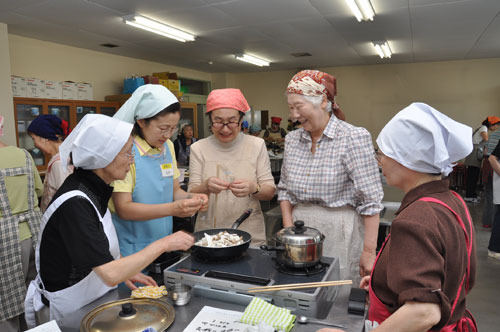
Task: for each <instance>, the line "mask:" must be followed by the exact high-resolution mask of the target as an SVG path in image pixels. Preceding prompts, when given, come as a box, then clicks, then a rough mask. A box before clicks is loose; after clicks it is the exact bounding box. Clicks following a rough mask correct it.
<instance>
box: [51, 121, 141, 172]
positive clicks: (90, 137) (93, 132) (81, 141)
mask: <svg viewBox="0 0 500 332" xmlns="http://www.w3.org/2000/svg"><path fill="white" fill-rule="evenodd" d="M132 128H133V125H132V124H130V123H127V122H123V121H120V120H117V119H113V118H111V117H109V116H107V115H102V114H87V115H85V116H84V117H83V119H82V120H81V121H80V122H79V123H78V125H77V126H76V127H75V129H73V131H72V132H71V134H69V135H68V137H66V139H65V140H64V142H63V143H62V144H61V145H60V146H59V154H60V156H61V163H62V165H63V169H66V167H67V165H68V158H69V154H70V153H71V155H72V161H73V165H74V166H75V167H77V168H78V167H80V168H83V169H99V168H104V167H106V166H108V165H109V164H110V163H111V162H112V161H113V159H115V157H116V156H117V155H118V152H120V150H121V149H122V148H123V146H124V145H125V144H126V143H127V141H128V139H129V138H130V133H131V132H132Z"/></svg>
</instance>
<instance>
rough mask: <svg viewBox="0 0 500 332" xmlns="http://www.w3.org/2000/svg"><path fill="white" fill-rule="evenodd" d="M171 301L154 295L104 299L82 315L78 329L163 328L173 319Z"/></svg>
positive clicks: (85, 331)
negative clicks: (156, 297)
mask: <svg viewBox="0 0 500 332" xmlns="http://www.w3.org/2000/svg"><path fill="white" fill-rule="evenodd" d="M174 318H175V310H174V308H173V307H172V305H171V304H169V303H167V302H166V301H164V300H156V299H146V298H143V299H123V300H119V301H112V302H108V303H104V304H102V305H100V306H98V307H96V308H94V309H93V310H92V311H90V312H89V313H88V314H86V315H85V317H83V319H82V322H81V324H80V332H97V331H99V332H112V331H116V332H118V331H120V332H128V331H130V332H132V331H134V332H137V331H143V330H145V329H147V328H148V327H153V328H154V329H155V330H157V331H164V330H166V329H167V328H168V327H169V326H170V325H171V324H172V322H173V321H174Z"/></svg>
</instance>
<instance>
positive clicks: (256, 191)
mask: <svg viewBox="0 0 500 332" xmlns="http://www.w3.org/2000/svg"><path fill="white" fill-rule="evenodd" d="M259 191H260V186H259V184H258V183H257V187H256V188H255V192H254V193H252V195H257V194H258V193H259Z"/></svg>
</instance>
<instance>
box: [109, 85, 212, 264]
mask: <svg viewBox="0 0 500 332" xmlns="http://www.w3.org/2000/svg"><path fill="white" fill-rule="evenodd" d="M114 118H116V119H120V120H123V121H126V122H128V123H131V124H133V125H134V130H133V131H132V136H133V143H134V144H133V148H132V154H133V164H132V165H131V166H130V171H129V172H128V174H127V176H126V177H125V179H124V180H121V179H120V180H119V181H115V182H114V183H113V187H114V191H113V203H114V209H115V211H116V213H113V223H114V225H115V227H116V231H117V233H118V240H119V241H120V251H121V254H122V255H123V256H128V255H131V254H134V253H136V252H138V251H140V250H142V249H143V248H145V247H146V246H148V245H149V244H151V243H152V242H154V241H156V240H158V239H161V238H162V237H164V236H166V235H169V234H171V233H172V230H173V220H172V216H176V217H190V216H192V215H194V214H195V213H196V212H197V211H198V210H200V209H202V210H203V209H205V210H206V208H207V207H208V197H207V196H206V195H205V194H198V195H192V194H190V195H188V194H187V193H186V192H185V191H184V190H182V189H181V187H180V184H179V181H177V178H178V177H179V175H180V172H179V170H178V169H177V163H176V160H175V152H174V146H173V143H172V142H171V141H170V137H171V136H172V134H173V133H174V131H175V130H176V129H177V124H178V122H179V119H180V104H179V101H178V100H177V98H176V97H175V96H174V95H173V94H172V92H170V91H169V90H168V89H167V88H165V87H164V86H162V85H152V84H148V85H144V86H141V87H140V88H138V89H137V90H135V91H134V93H133V94H132V96H131V97H130V98H129V99H128V100H127V102H126V103H125V104H123V106H122V107H121V108H120V109H119V110H118V112H117V113H116V114H115V115H114ZM112 212H114V211H112Z"/></svg>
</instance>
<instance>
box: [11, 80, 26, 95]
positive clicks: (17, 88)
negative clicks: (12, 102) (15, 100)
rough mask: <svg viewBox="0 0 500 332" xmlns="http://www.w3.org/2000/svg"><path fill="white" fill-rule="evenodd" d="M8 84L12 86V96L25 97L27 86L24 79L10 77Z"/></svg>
mask: <svg viewBox="0 0 500 332" xmlns="http://www.w3.org/2000/svg"><path fill="white" fill-rule="evenodd" d="M10 82H11V85H12V96H14V97H27V93H28V91H27V89H28V86H27V85H26V79H25V78H24V77H19V76H11V77H10Z"/></svg>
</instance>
